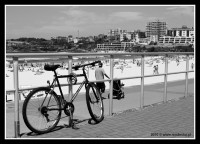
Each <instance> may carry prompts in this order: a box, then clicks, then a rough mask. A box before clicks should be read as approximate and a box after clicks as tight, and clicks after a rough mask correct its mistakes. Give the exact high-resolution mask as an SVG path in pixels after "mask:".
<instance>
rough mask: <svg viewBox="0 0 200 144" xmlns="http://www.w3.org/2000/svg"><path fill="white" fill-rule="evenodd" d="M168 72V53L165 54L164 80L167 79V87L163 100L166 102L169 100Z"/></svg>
mask: <svg viewBox="0 0 200 144" xmlns="http://www.w3.org/2000/svg"><path fill="white" fill-rule="evenodd" d="M167 73H168V55H167V54H166V55H165V76H164V81H165V88H164V97H163V102H164V103H165V102H166V101H167Z"/></svg>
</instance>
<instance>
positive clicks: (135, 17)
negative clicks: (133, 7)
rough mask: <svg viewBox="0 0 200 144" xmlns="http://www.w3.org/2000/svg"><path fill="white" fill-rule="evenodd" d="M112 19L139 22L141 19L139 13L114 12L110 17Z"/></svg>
mask: <svg viewBox="0 0 200 144" xmlns="http://www.w3.org/2000/svg"><path fill="white" fill-rule="evenodd" d="M110 17H112V18H121V19H123V20H128V21H130V20H140V19H142V18H143V16H142V15H141V13H140V12H115V13H112V14H111V15H110Z"/></svg>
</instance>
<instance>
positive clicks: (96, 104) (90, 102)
mask: <svg viewBox="0 0 200 144" xmlns="http://www.w3.org/2000/svg"><path fill="white" fill-rule="evenodd" d="M86 102H87V107H88V111H89V113H90V116H91V117H92V119H93V120H94V121H95V122H96V123H99V122H101V121H102V120H103V118H104V107H103V101H102V98H101V95H100V92H99V89H98V88H97V87H96V85H95V84H94V83H90V84H88V85H87V89H86Z"/></svg>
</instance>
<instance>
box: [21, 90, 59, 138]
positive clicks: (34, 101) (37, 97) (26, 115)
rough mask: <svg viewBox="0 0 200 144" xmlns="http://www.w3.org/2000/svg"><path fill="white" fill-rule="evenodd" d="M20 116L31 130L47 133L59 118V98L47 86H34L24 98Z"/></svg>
mask: <svg viewBox="0 0 200 144" xmlns="http://www.w3.org/2000/svg"><path fill="white" fill-rule="evenodd" d="M22 116H23V119H24V122H25V124H26V126H27V127H28V128H29V129H30V130H31V131H32V132H35V133H39V134H42V133H47V132H49V131H51V130H52V129H54V128H55V126H56V125H57V124H58V122H59V120H60V117H61V103H60V99H59V97H58V96H57V94H56V93H55V92H54V91H51V89H50V88H48V87H40V88H36V89H34V90H33V91H31V92H30V93H29V94H28V96H27V98H26V99H25V101H24V104H23V108H22Z"/></svg>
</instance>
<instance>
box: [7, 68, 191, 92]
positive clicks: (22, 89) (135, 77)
mask: <svg viewBox="0 0 200 144" xmlns="http://www.w3.org/2000/svg"><path fill="white" fill-rule="evenodd" d="M188 72H194V71H193V70H190V71H188ZM180 73H187V71H180V72H172V73H167V75H172V74H180ZM162 75H166V74H165V73H162V74H158V75H144V78H145V77H154V76H162ZM137 78H142V76H134V77H123V78H114V79H113V80H125V79H137ZM107 81H111V80H110V79H104V80H94V81H90V82H93V83H96V82H107ZM80 84H81V82H79V83H76V84H75V85H80ZM46 86H48V85H46ZM46 86H39V87H46ZM60 86H69V84H60ZM37 87H38V86H35V87H29V88H20V89H19V91H25V90H31V89H34V88H37ZM56 87H58V85H56ZM13 91H15V90H14V89H11V90H6V92H13Z"/></svg>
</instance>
